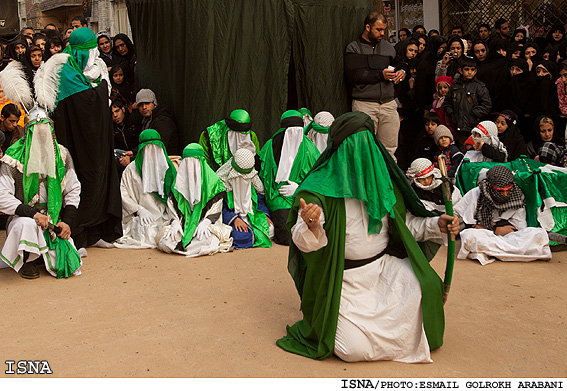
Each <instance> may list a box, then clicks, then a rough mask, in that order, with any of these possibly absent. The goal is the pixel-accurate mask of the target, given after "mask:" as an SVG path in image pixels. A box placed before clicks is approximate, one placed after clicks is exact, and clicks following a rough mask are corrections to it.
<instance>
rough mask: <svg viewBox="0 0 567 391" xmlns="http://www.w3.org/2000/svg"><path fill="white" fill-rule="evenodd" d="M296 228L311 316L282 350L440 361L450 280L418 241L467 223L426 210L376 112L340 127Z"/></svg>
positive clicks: (301, 199) (347, 117) (303, 293)
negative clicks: (378, 131)
mask: <svg viewBox="0 0 567 391" xmlns="http://www.w3.org/2000/svg"><path fill="white" fill-rule="evenodd" d="M404 203H405V207H404ZM406 208H408V210H412V211H413V215H414V217H413V218H412V219H411V222H410V223H411V224H410V225H409V226H406V224H405V221H406V220H405V217H404V214H405V213H406ZM416 216H421V217H416ZM428 216H429V217H428ZM448 223H450V224H449V225H448V226H447V224H448ZM287 226H288V229H290V231H291V238H292V242H291V243H290V253H289V259H288V270H289V271H290V274H291V275H292V277H293V279H294V282H295V284H296V288H297V290H298V293H299V295H300V297H301V311H302V312H303V320H301V321H299V322H297V323H296V324H295V325H293V326H288V327H287V335H286V336H285V337H283V338H281V339H279V340H278V341H277V344H278V346H280V347H281V348H283V349H285V350H287V351H289V352H292V353H295V354H301V355H304V356H307V357H310V358H313V359H324V358H326V357H329V356H330V355H332V354H333V353H334V354H335V355H336V356H338V357H339V358H341V359H342V360H345V361H349V362H355V361H376V360H394V361H400V362H408V363H417V362H431V357H430V350H431V349H436V348H439V347H440V346H441V344H442V343H443V329H444V313H443V297H442V296H443V293H442V291H443V288H442V285H443V284H442V282H441V279H440V278H439V276H438V275H437V274H436V272H435V271H434V270H433V269H432V268H431V266H430V265H429V263H428V261H427V259H426V258H425V255H424V254H423V252H421V249H420V248H419V246H418V243H417V242H416V240H417V241H425V240H430V239H434V238H436V239H439V238H441V237H442V236H443V235H445V236H446V233H445V234H443V233H442V230H445V229H446V228H447V227H448V228H449V230H450V231H451V233H453V234H456V233H458V219H457V218H452V217H450V216H447V215H442V216H437V217H435V216H434V215H433V213H431V212H429V211H427V210H426V209H425V208H424V206H423V205H422V204H421V203H420V202H419V199H418V198H417V196H416V195H415V193H414V192H413V191H412V190H411V188H410V186H409V184H408V182H407V180H406V179H405V177H404V176H403V173H402V172H401V170H400V169H399V168H398V166H397V165H396V163H395V162H394V160H393V159H392V157H391V156H390V154H389V153H388V152H387V150H386V149H385V148H384V146H383V145H382V144H381V143H380V142H379V141H378V139H377V138H376V136H375V134H374V123H373V122H372V120H371V119H370V117H369V116H368V115H366V114H364V113H362V112H352V113H347V114H344V115H342V116H340V117H339V118H337V120H336V121H335V122H334V123H333V125H332V126H331V128H330V130H329V146H328V148H327V149H326V150H325V152H324V153H323V154H322V155H321V158H320V159H319V160H318V161H317V163H316V165H315V166H314V167H313V169H312V170H311V171H310V172H309V174H308V175H307V176H306V177H305V179H304V181H303V182H302V184H301V185H300V186H299V188H298V191H297V194H296V196H295V200H294V203H293V206H292V209H291V212H290V219H289V220H288V224H287ZM408 228H409V229H408ZM400 246H401V248H400ZM404 248H405V250H406V251H407V254H408V256H407V257H406V256H405V255H402V254H401V253H400V252H399V250H402V251H403V249H404ZM400 255H401V257H399V256H400Z"/></svg>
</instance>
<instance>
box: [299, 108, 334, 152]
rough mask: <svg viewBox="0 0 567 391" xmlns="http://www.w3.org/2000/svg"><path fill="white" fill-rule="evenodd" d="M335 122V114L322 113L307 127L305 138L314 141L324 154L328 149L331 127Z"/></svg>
mask: <svg viewBox="0 0 567 391" xmlns="http://www.w3.org/2000/svg"><path fill="white" fill-rule="evenodd" d="M333 121H335V117H333V114H331V113H329V112H328V111H320V112H319V113H317V115H316V116H315V118H314V119H313V121H311V122H310V123H309V125H307V126H306V127H305V136H307V138H308V139H309V140H311V141H313V143H314V144H315V146H316V147H317V149H318V150H319V152H323V151H324V150H325V148H327V139H328V134H329V127H330V126H331V125H332V124H333Z"/></svg>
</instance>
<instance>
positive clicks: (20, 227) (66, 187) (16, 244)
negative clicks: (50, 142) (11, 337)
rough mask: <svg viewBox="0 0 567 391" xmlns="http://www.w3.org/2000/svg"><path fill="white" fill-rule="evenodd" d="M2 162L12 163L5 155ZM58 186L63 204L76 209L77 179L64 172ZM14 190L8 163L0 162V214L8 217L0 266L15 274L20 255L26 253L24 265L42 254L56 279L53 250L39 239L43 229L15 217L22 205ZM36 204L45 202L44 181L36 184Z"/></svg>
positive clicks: (74, 175)
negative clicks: (61, 189) (60, 186)
mask: <svg viewBox="0 0 567 391" xmlns="http://www.w3.org/2000/svg"><path fill="white" fill-rule="evenodd" d="M59 148H60V151H61V158H62V159H63V161H65V159H66V155H67V154H68V151H67V149H66V148H65V147H63V146H61V145H60V146H59ZM3 160H11V161H12V163H15V160H14V159H11V158H10V157H9V156H5V157H4V158H3ZM62 187H63V192H62V199H63V205H72V206H75V207H79V202H80V196H81V184H80V182H79V180H78V179H77V174H76V173H75V170H73V169H67V171H66V173H65V177H64V179H63V183H62ZM15 190H16V187H15V181H14V178H13V177H12V174H11V168H10V167H9V166H8V164H6V163H4V162H2V163H1V164H0V212H2V213H5V214H7V215H10V216H11V217H10V218H9V219H8V225H7V227H6V241H5V242H4V246H3V247H2V252H1V253H0V258H1V259H2V261H4V262H3V263H2V266H1V267H5V266H10V267H12V268H13V269H14V270H15V271H19V270H20V268H21V267H22V266H23V264H24V262H23V252H24V251H26V252H28V253H29V257H28V260H27V261H28V262H31V261H33V260H35V259H37V258H39V257H40V256H41V255H43V260H44V264H45V269H46V270H47V271H48V272H49V274H51V275H52V276H53V277H57V267H56V266H57V259H56V254H55V250H49V249H48V247H47V243H46V241H45V237H44V236H43V230H42V229H41V228H40V227H38V225H37V224H36V222H35V221H34V219H32V218H30V217H20V216H15V213H16V208H17V207H18V206H20V205H21V204H22V202H21V201H20V200H18V199H17V198H16V197H15V196H14V194H15ZM39 202H41V203H45V202H47V192H46V189H45V182H42V183H41V184H40V185H39ZM69 242H70V243H71V245H72V246H73V247H74V246H75V244H74V243H73V239H72V238H69ZM81 265H82V261H81ZM79 274H81V269H80V268H79V269H77V270H76V271H75V272H74V273H73V275H75V276H77V275H79Z"/></svg>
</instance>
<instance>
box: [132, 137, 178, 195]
mask: <svg viewBox="0 0 567 391" xmlns="http://www.w3.org/2000/svg"><path fill="white" fill-rule="evenodd" d="M139 141H140V144H139V145H138V154H137V155H136V160H135V164H136V169H137V170H138V173H139V174H140V176H141V177H142V186H143V192H144V193H153V194H154V195H155V196H156V197H157V198H159V199H160V200H161V201H162V202H167V197H168V196H169V194H170V193H171V188H172V185H173V181H174V178H175V174H176V170H175V166H174V165H173V163H172V162H171V160H169V157H168V156H167V151H166V149H165V145H164V144H163V142H162V141H161V136H160V134H159V133H158V132H157V130H154V129H146V130H144V131H143V132H142V133H140V137H139ZM147 147H148V148H147Z"/></svg>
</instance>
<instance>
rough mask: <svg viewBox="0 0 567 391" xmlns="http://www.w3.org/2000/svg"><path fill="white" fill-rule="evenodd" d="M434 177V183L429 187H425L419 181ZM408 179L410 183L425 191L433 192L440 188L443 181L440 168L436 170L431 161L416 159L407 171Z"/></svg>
mask: <svg viewBox="0 0 567 391" xmlns="http://www.w3.org/2000/svg"><path fill="white" fill-rule="evenodd" d="M432 175H433V181H432V182H431V184H430V185H429V186H424V185H422V184H421V182H419V181H418V179H420V178H427V177H430V176H432ZM406 177H407V178H408V179H409V180H410V182H413V183H415V185H416V186H418V187H419V188H421V189H423V190H433V189H435V188H436V187H437V186H439V185H440V184H441V183H442V181H441V171H439V169H438V168H434V166H433V164H432V163H431V161H429V159H426V158H419V159H415V160H414V161H413V162H412V163H411V166H410V168H408V170H407V171H406Z"/></svg>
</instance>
